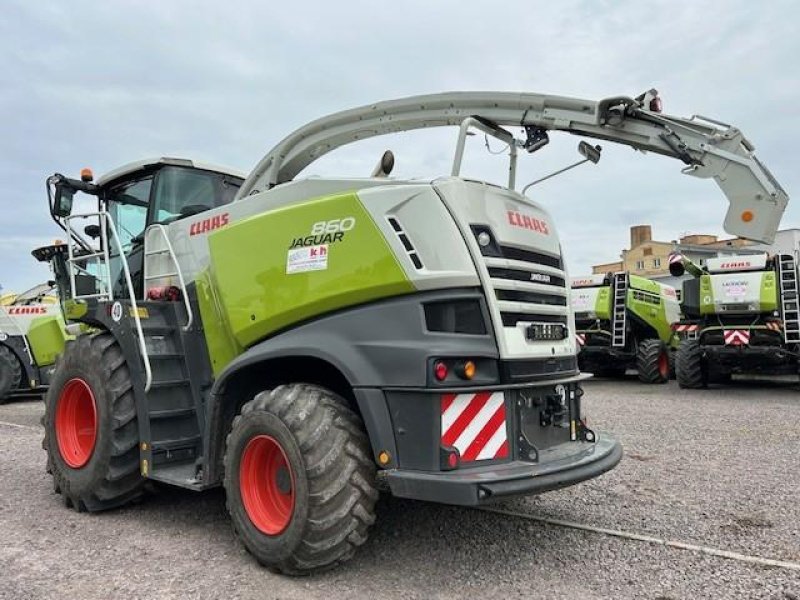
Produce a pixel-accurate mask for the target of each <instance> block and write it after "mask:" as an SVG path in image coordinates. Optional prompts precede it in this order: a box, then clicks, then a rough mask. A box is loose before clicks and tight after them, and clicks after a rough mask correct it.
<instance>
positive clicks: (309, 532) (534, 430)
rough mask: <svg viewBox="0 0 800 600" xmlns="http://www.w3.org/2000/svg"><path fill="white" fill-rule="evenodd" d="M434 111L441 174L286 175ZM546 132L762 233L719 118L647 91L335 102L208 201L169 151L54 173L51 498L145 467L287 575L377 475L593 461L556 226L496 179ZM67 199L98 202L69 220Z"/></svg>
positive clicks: (399, 480) (406, 486)
mask: <svg viewBox="0 0 800 600" xmlns="http://www.w3.org/2000/svg"><path fill="white" fill-rule="evenodd" d="M439 126H453V127H455V128H457V130H458V138H457V145H456V150H455V155H454V159H453V162H452V168H451V170H450V172H449V174H448V175H447V176H443V177H438V178H435V179H427V180H420V179H392V178H389V177H388V175H389V172H390V171H391V166H392V163H393V158H392V155H391V154H390V153H387V154H384V156H383V157H382V158H381V159H380V160H379V161H378V166H377V167H376V168H375V171H374V172H373V174H372V176H371V177H367V178H360V179H358V178H335V177H313V178H298V177H297V176H298V174H299V173H300V172H301V171H303V170H304V169H305V168H306V167H307V166H308V165H310V164H312V163H313V162H314V161H315V160H316V159H318V158H320V157H322V156H324V155H326V154H327V153H328V152H330V151H332V150H334V149H336V148H339V147H340V146H343V145H346V144H349V143H351V142H355V141H357V140H363V139H366V138H370V137H372V136H377V135H382V134H389V133H394V132H401V131H408V130H413V129H423V128H430V127H439ZM509 128H520V130H521V131H522V136H521V137H520V138H519V139H518V137H517V136H516V135H515V134H514V133H513V132H512V131H511V130H509ZM471 130H478V131H480V132H481V133H483V134H485V135H487V136H492V137H494V138H498V139H499V140H500V141H501V142H502V143H504V144H506V147H507V148H508V154H509V169H508V179H507V181H506V183H505V184H504V185H492V184H488V183H484V182H481V181H475V180H471V179H468V178H466V177H464V176H462V174H461V165H462V159H463V156H464V149H465V145H466V142H467V139H468V138H467V135H468V132H470V133H471ZM556 131H563V132H567V133H571V134H575V135H578V136H584V137H587V138H592V139H600V140H608V141H611V142H617V143H621V144H626V145H628V146H632V147H634V148H636V149H639V150H646V151H649V152H653V153H656V154H660V155H664V156H668V157H673V158H677V159H678V160H679V161H681V162H682V164H683V165H684V170H685V171H686V172H687V173H689V174H690V175H693V176H696V177H699V178H710V179H713V180H714V181H716V182H717V183H718V184H719V186H720V187H721V188H722V190H723V192H724V193H725V195H726V196H727V197H728V199H729V201H730V209H729V211H728V217H727V219H726V226H727V229H728V230H729V231H731V232H732V233H735V234H739V235H743V236H746V237H750V238H754V239H761V240H769V239H771V238H772V237H773V235H774V232H775V230H776V228H777V224H778V221H779V219H780V216H781V214H782V212H783V210H784V208H785V205H786V202H787V196H786V194H785V193H784V192H783V191H782V190H781V188H780V187H779V186H778V184H777V183H775V181H774V180H773V179H772V177H771V176H770V175H769V173H768V172H767V171H766V170H765V169H764V168H763V167H762V166H761V164H760V163H759V162H758V161H757V160H756V159H755V157H754V156H753V152H752V146H751V145H750V144H749V142H747V141H746V140H745V138H744V137H743V136H742V134H741V133H740V132H739V131H737V130H736V129H733V128H728V127H723V128H720V126H718V125H715V124H714V123H713V122H707V121H704V120H699V119H680V118H675V117H669V116H666V115H664V114H662V113H661V112H660V100H659V99H658V98H657V96H656V94H655V93H653V92H648V93H647V94H643V95H642V96H640V97H638V98H628V97H614V98H609V99H605V100H601V101H599V102H595V101H589V100H581V99H574V98H565V97H559V96H547V95H539V94H530V93H505V92H479V93H472V92H465V93H444V94H437V95H428V96H417V97H411V98H404V99H400V100H394V101H389V102H380V103H376V104H371V105H369V106H364V107H361V108H356V109H352V110H347V111H344V112H341V113H337V114H333V115H331V116H328V117H324V118H322V119H319V120H317V121H314V122H312V123H310V124H308V125H306V126H304V127H301V128H300V129H298V130H297V131H295V132H294V133H292V134H290V135H289V136H288V137H287V138H285V139H284V140H283V141H281V142H280V143H279V144H278V145H277V146H276V147H275V148H274V149H273V150H271V151H270V152H269V153H268V154H267V155H266V156H265V157H264V159H263V160H262V161H261V162H259V163H258V165H257V166H256V167H255V169H254V170H253V171H252V172H251V173H250V174H249V176H248V177H247V179H246V180H245V181H244V183H243V184H241V187H239V189H238V192H237V193H236V196H235V198H234V199H233V201H231V202H227V201H226V198H227V197H226V190H229V186H231V185H232V183H231V181H230V178H229V177H228V174H226V173H224V172H219V171H214V170H213V169H203V168H202V167H198V165H196V164H194V163H192V162H191V161H180V160H159V161H154V162H153V163H152V164H149V165H144V166H142V168H140V169H133V170H130V169H128V170H124V169H123V170H122V171H119V172H117V173H112V174H111V175H109V176H106V177H104V178H102V179H100V180H99V181H97V182H96V183H93V182H91V181H83V180H78V179H69V178H67V177H64V176H61V175H55V176H52V177H51V178H50V179H49V187H50V189H51V208H52V213H53V216H54V217H55V218H56V219H57V220H58V221H59V222H60V223H62V224H63V225H64V227H65V228H66V229H67V231H68V234H69V240H70V243H68V244H65V245H63V246H59V247H48V248H42V249H39V250H38V251H37V253H36V254H37V256H39V257H40V258H42V259H43V260H53V261H54V262H55V264H56V267H55V269H56V271H57V272H58V273H61V277H60V278H59V281H60V285H61V286H62V294H61V297H62V299H63V300H64V311H65V315H66V318H67V319H68V320H69V321H71V322H77V323H80V324H83V325H84V326H85V332H84V333H81V334H80V335H78V336H77V338H76V339H75V340H73V341H70V342H69V343H68V344H67V346H66V349H65V351H64V353H63V354H62V356H61V357H60V359H59V361H58V366H57V368H56V372H55V374H54V376H53V379H52V381H51V386H50V390H49V392H48V397H47V404H46V406H47V407H46V414H45V419H44V423H45V444H44V446H45V448H46V450H47V453H48V468H49V469H50V471H51V472H52V476H53V480H54V482H55V489H56V491H57V492H58V493H59V494H62V495H63V496H64V498H65V499H66V501H67V503H68V504H70V505H72V506H73V507H74V508H75V509H77V510H90V511H97V510H103V509H107V508H111V507H115V506H119V505H122V504H125V503H126V502H129V501H131V500H133V499H135V498H137V497H139V496H140V495H141V494H142V493H143V490H144V484H145V482H146V481H147V480H148V479H151V480H155V481H158V482H163V483H166V484H171V485H175V486H180V487H183V488H187V489H190V490H197V491H200V490H205V489H208V488H213V487H216V486H224V488H225V492H226V495H227V505H228V510H229V512H230V515H231V519H232V521H233V525H234V528H235V531H236V532H237V534H238V536H239V538H240V539H241V541H242V542H243V543H244V545H245V546H246V547H247V549H248V550H249V551H250V552H251V553H252V554H253V555H254V556H255V557H256V558H257V559H258V560H259V561H260V562H261V563H262V564H264V565H267V566H270V567H271V568H273V569H277V570H279V571H281V572H284V573H299V572H304V571H309V570H314V569H319V568H324V567H328V566H331V565H334V564H336V563H338V562H341V561H343V560H345V559H347V558H348V557H350V556H351V555H352V554H353V552H354V551H355V549H356V548H357V547H358V546H360V545H361V544H363V543H364V540H365V539H366V538H367V531H368V529H369V527H370V525H372V523H373V521H374V520H375V501H376V499H377V497H378V489H379V487H380V486H385V487H386V488H387V489H388V490H389V491H390V492H391V493H392V494H394V495H395V496H400V497H404V498H415V499H421V500H428V501H434V502H444V503H449V504H456V505H479V504H484V503H487V502H491V501H493V500H497V499H501V498H507V497H509V496H514V495H521V494H534V493H539V492H544V491H547V490H553V489H557V488H561V487H564V486H569V485H572V484H575V483H578V482H581V481H584V480H586V479H589V478H591V477H595V476H597V475H600V474H601V473H603V472H605V471H608V470H609V469H611V468H613V467H614V466H615V465H616V464H617V462H618V461H619V460H620V458H621V456H622V449H621V447H620V445H619V443H618V442H617V441H616V440H615V439H614V438H613V437H611V436H610V435H608V434H606V433H601V432H596V431H592V430H590V429H589V428H588V427H587V426H586V424H585V420H584V416H583V413H582V411H581V395H582V391H581V381H582V378H583V376H581V375H580V373H579V371H578V366H577V358H576V348H575V341H574V334H575V325H574V321H573V317H572V312H571V310H570V307H569V289H568V287H567V281H568V278H567V272H566V268H565V264H564V257H563V255H562V252H561V246H560V243H559V239H558V235H557V232H556V227H555V224H554V223H553V220H552V218H551V217H550V215H549V214H548V213H547V211H546V210H545V209H544V207H543V206H542V205H541V204H540V203H538V202H535V201H533V200H530V199H529V198H527V197H526V196H524V195H523V194H521V193H519V192H517V191H516V181H515V180H516V162H517V155H518V152H520V153H521V152H525V151H527V152H534V151H538V150H540V149H541V148H542V147H544V146H545V145H546V143H547V142H548V140H549V137H548V135H549V133H551V132H556ZM203 177H205V178H206V180H205V182H203V181H200V179H202V178H203ZM90 178H91V176H90V175H88V174H87V176H86V177H85V179H86V180H89V179H90ZM187 179H191V181H186V180H187ZM176 190H182V191H181V192H180V193H177V192H176ZM78 191H80V192H83V193H85V194H90V195H94V196H96V198H97V210H95V211H92V212H90V213H85V214H82V215H73V214H71V212H72V197H73V195H74V194H75V193H76V192H78ZM745 212H748V213H752V218H748V219H743V218H742V214H743V213H745ZM85 219H88V220H89V221H90V224H89V226H88V227H87V228H86V230H85V231H86V233H87V235H89V236H90V237H93V238H94V239H92V240H87V239H85V238H84V236H83V235H81V233H80V232H79V231H78V228H77V225H78V223H79V222H80V221H82V220H85ZM91 262H94V264H95V268H94V269H89V268H88V267H82V266H80V264H83V265H88V264H89V263H91ZM93 273H94V276H92V274H93ZM542 275H547V276H548V279H549V280H548V281H544V280H543V278H542Z"/></svg>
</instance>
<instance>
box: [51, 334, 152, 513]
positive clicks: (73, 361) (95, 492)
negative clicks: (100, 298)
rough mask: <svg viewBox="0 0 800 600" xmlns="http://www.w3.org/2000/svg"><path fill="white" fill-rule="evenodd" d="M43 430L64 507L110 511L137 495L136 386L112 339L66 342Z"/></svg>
mask: <svg viewBox="0 0 800 600" xmlns="http://www.w3.org/2000/svg"><path fill="white" fill-rule="evenodd" d="M43 424H44V441H43V442H42V447H43V448H44V449H45V450H46V451H47V470H48V472H49V473H52V476H53V487H54V489H55V491H56V493H58V494H61V495H62V496H63V498H64V503H65V504H66V505H67V506H71V507H72V508H74V509H75V510H77V511H78V512H81V511H84V510H88V511H92V512H94V511H100V510H107V509H110V508H115V507H118V506H122V505H123V504H127V503H128V502H130V501H132V500H134V499H136V498H138V497H139V496H140V495H141V494H142V488H143V485H144V478H142V476H141V474H140V472H139V429H138V425H137V419H136V403H135V400H134V396H133V383H132V381H131V375H130V371H129V369H128V365H127V363H126V362H125V357H124V356H123V354H122V349H121V348H120V346H119V344H118V343H117V341H116V340H115V339H114V337H113V336H112V335H111V334H110V333H107V332H101V333H93V334H84V335H80V336H78V338H77V339H75V340H71V341H68V342H67V345H66V346H65V348H64V352H63V354H61V356H60V357H59V358H58V359H57V362H56V368H55V371H54V373H53V379H52V381H51V383H50V387H49V388H48V390H47V396H46V398H45V413H44V417H43Z"/></svg>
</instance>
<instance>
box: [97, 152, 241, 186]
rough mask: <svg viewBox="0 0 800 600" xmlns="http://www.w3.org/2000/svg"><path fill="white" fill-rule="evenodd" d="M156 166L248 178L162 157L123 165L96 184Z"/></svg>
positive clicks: (227, 170) (207, 166) (185, 159)
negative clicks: (187, 168) (170, 166)
mask: <svg viewBox="0 0 800 600" xmlns="http://www.w3.org/2000/svg"><path fill="white" fill-rule="evenodd" d="M155 165H172V166H175V167H191V168H194V169H202V170H204V171H212V172H214V173H220V174H222V175H230V176H231V177H236V178H238V179H245V178H246V177H247V173H245V172H243V171H239V170H238V169H231V168H228V167H221V166H219V165H213V164H210V163H204V162H201V161H197V160H190V159H188V158H171V157H167V156H162V157H161V158H145V159H143V160H137V161H134V162H131V163H128V164H126V165H122V166H121V167H117V168H116V169H113V170H111V171H109V172H108V173H104V174H103V175H101V176H100V177H99V178H98V179H97V181H96V182H95V183H97V185H100V186H102V185H105V184H107V183H109V182H111V181H114V180H115V179H119V178H120V177H124V176H126V175H130V174H132V173H136V172H137V171H143V170H144V169H147V168H148V167H152V166H155Z"/></svg>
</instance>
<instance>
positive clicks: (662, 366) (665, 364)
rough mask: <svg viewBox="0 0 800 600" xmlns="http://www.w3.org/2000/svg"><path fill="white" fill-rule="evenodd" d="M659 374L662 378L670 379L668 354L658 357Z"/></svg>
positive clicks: (663, 353) (664, 353)
mask: <svg viewBox="0 0 800 600" xmlns="http://www.w3.org/2000/svg"><path fill="white" fill-rule="evenodd" d="M658 372H659V374H660V375H661V376H662V377H669V356H668V355H667V353H666V352H662V353H661V354H659V355H658Z"/></svg>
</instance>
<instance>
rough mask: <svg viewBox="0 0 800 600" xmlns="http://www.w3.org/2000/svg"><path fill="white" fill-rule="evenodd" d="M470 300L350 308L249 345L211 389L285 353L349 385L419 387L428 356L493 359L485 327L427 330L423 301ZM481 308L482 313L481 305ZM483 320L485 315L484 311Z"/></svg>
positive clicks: (456, 294) (454, 295)
mask: <svg viewBox="0 0 800 600" xmlns="http://www.w3.org/2000/svg"><path fill="white" fill-rule="evenodd" d="M458 299H474V300H477V301H479V302H481V303H482V304H483V303H484V300H483V295H482V294H481V293H480V292H479V291H477V290H474V291H473V290H468V289H465V290H445V291H437V292H426V293H419V294H412V295H408V296H402V297H399V298H394V299H391V300H385V301H380V302H375V303H372V304H368V305H363V306H356V307H352V308H349V309H347V310H345V311H342V312H339V313H334V314H332V315H328V316H325V317H323V318H320V319H317V320H314V321H312V322H310V323H307V324H305V325H300V326H297V327H293V328H292V329H290V330H288V331H286V332H284V333H279V334H278V335H276V336H273V337H271V338H269V339H267V340H264V341H263V342H260V343H258V344H256V345H255V346H253V347H251V348H250V349H248V350H247V351H245V352H244V353H242V354H241V355H240V356H238V357H237V358H236V359H234V360H233V361H232V362H231V363H230V365H228V367H226V368H225V370H224V371H223V372H222V373H221V374H220V376H219V377H218V378H217V380H216V381H215V382H214V388H213V393H214V394H217V393H219V392H220V391H221V390H223V389H224V387H225V383H226V381H227V379H228V378H229V377H230V376H231V375H232V374H233V373H235V372H236V371H238V370H240V369H242V368H244V367H247V366H248V365H251V364H254V363H258V362H263V361H265V360H270V359H272V358H282V357H287V356H311V357H315V358H319V359H322V360H325V361H326V362H329V363H330V364H332V365H333V366H335V367H336V368H337V369H339V371H341V373H342V374H343V375H344V376H345V378H346V379H347V380H348V382H349V383H350V385H351V386H353V387H378V388H387V387H425V386H426V385H427V381H428V373H427V369H426V363H427V359H428V357H430V356H468V357H476V358H478V357H484V358H497V357H498V352H497V344H496V342H495V339H494V336H493V334H492V332H491V330H490V329H488V330H487V333H486V334H484V335H464V334H450V333H437V332H428V331H426V330H425V316H424V313H423V307H422V304H423V302H432V301H436V300H458ZM483 310H484V312H485V311H486V307H485V304H483ZM485 318H486V322H487V323H488V316H486V315H485Z"/></svg>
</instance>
